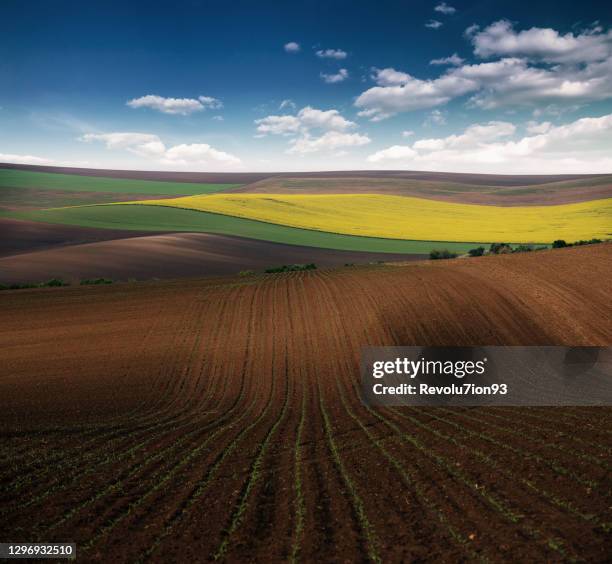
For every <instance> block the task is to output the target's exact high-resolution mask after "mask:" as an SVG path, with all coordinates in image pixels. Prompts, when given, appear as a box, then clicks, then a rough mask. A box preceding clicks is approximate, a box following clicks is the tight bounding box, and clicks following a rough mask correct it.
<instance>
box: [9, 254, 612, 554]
mask: <svg viewBox="0 0 612 564" xmlns="http://www.w3.org/2000/svg"><path fill="white" fill-rule="evenodd" d="M611 259H612V245H609V244H602V245H596V246H590V247H577V248H571V249H562V250H554V251H541V252H538V253H525V254H520V255H506V256H498V257H483V258H476V259H465V260H456V261H440V262H420V263H412V264H408V265H404V266H368V267H362V268H345V269H338V270H317V271H314V272H307V273H304V272H301V273H290V274H279V275H261V276H257V277H253V278H217V279H214V278H211V279H205V280H190V281H185V280H183V281H178V282H149V283H136V284H116V285H113V286H110V287H103V288H100V287H77V288H74V287H73V288H58V289H40V290H22V291H6V292H2V293H0V350H2V351H3V362H2V364H1V365H0V437H1V442H0V531H2V537H3V539H2V540H11V541H17V542H18V541H32V540H45V541H58V542H59V541H65V540H66V539H70V540H72V541H74V542H76V543H77V546H78V552H79V555H80V556H79V558H80V559H83V560H84V561H88V562H90V561H94V562H95V561H100V562H109V561H113V562H134V561H147V562H149V561H150V562H187V561H193V562H201V561H208V560H209V559H212V558H214V557H217V558H219V559H220V560H225V561H231V562H246V561H259V562H280V561H286V560H289V559H290V558H291V557H292V556H296V557H297V559H298V560H305V561H315V560H318V561H325V562H330V561H336V562H337V561H366V560H374V561H378V560H382V561H394V562H400V561H429V562H457V561H471V560H478V559H481V560H488V561H492V562H556V561H570V560H584V561H588V562H604V561H607V558H608V557H609V541H610V537H609V527H610V525H609V523H610V522H611V520H612V511H611V504H610V491H609V490H610V485H611V483H610V473H609V471H610V467H611V466H612V456H611V453H612V446H611V443H610V440H611V434H610V427H611V423H612V409H610V408H477V409H460V408H452V409H445V408H398V409H370V408H367V407H366V406H364V405H363V404H362V403H361V401H360V399H359V396H358V388H359V371H358V362H359V354H360V348H361V347H362V346H364V345H367V344H371V345H398V344H402V345H410V344H420V345H431V346H435V345H487V344H490V345H497V344H505V345H517V344H528V345H536V344H567V345H607V346H609V345H610V344H612V325H611V323H610V319H611V318H612V308H611V306H610V301H609V296H610V293H611V290H612V282H611V281H612V267H611V265H612V261H611Z"/></svg>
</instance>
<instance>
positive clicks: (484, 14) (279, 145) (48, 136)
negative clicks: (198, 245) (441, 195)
mask: <svg viewBox="0 0 612 564" xmlns="http://www.w3.org/2000/svg"><path fill="white" fill-rule="evenodd" d="M2 14H3V23H4V25H3V29H2V34H1V35H0V161H12V162H25V163H34V164H36V163H40V164H58V165H74V166H88V167H101V168H111V167H114V168H127V169H129V168H132V169H165V170H168V169H173V170H204V171H206V170H333V169H375V168H382V169H420V170H446V171H468V172H500V173H507V172H524V173H533V172H543V173H549V172H574V171H575V172H612V31H611V30H612V28H611V25H612V5H611V4H610V3H609V2H575V1H573V2H570V1H565V2H563V1H562V2H559V1H557V2H552V1H550V2H549V1H540V2H529V3H527V2H525V3H520V2H505V1H496V2H485V1H480V2H469V1H449V2H438V1H434V2H430V1H412V2H410V1H406V0H404V1H395V2H391V1H386V2H385V1H378V2H372V1H371V0H368V1H356V0H352V1H350V2H349V1H346V2H345V1H326V2H323V1H319V2H315V1H309V2H307V1H303V2H287V1H285V2H265V1H260V2H255V1H250V2H246V1H233V2H221V1H197V0H190V1H174V2H154V1H147V2H140V1H132V2H126V1H125V0H123V1H121V2H118V1H113V0H104V1H102V0H91V1H88V2H82V1H66V0H55V1H53V2H49V1H29V0H19V1H17V0H4V1H3V5H2Z"/></svg>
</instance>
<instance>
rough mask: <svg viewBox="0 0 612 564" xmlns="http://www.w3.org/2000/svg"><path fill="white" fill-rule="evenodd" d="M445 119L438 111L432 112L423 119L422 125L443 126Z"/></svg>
mask: <svg viewBox="0 0 612 564" xmlns="http://www.w3.org/2000/svg"><path fill="white" fill-rule="evenodd" d="M445 124H446V117H445V116H444V114H443V113H442V112H441V111H440V110H432V111H431V112H429V115H428V116H427V118H426V119H425V122H424V123H423V125H426V126H427V125H445Z"/></svg>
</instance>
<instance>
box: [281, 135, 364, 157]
mask: <svg viewBox="0 0 612 564" xmlns="http://www.w3.org/2000/svg"><path fill="white" fill-rule="evenodd" d="M370 142H371V139H370V138H369V137H368V136H367V135H360V134H359V133H342V132H341V131H328V132H327V133H324V134H323V135H321V136H320V137H311V136H310V135H304V136H302V137H299V138H297V139H292V140H291V143H290V144H291V147H290V148H289V149H288V150H287V153H289V154H291V153H302V154H303V153H314V152H317V151H323V150H325V151H331V150H335V149H339V148H340V147H359V146H361V145H367V144H368V143H370Z"/></svg>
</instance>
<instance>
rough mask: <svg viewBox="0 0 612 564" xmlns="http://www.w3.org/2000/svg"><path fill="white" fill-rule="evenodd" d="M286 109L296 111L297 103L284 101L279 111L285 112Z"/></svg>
mask: <svg viewBox="0 0 612 564" xmlns="http://www.w3.org/2000/svg"><path fill="white" fill-rule="evenodd" d="M285 108H291V109H292V110H295V102H294V101H293V100H288V99H287V100H283V101H282V102H281V103H280V104H279V106H278V109H279V110H284V109H285Z"/></svg>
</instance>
